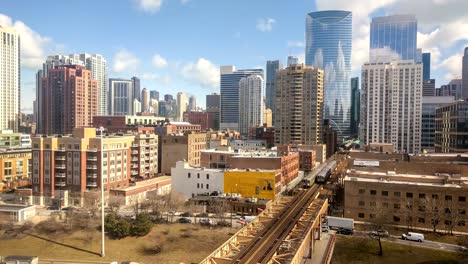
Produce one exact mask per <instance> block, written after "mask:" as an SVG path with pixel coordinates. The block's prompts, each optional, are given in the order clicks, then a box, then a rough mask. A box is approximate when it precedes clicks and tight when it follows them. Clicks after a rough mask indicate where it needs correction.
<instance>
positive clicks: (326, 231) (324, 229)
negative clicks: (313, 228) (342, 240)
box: [322, 225, 330, 233]
mask: <svg viewBox="0 0 468 264" xmlns="http://www.w3.org/2000/svg"><path fill="white" fill-rule="evenodd" d="M329 230H330V228H329V227H328V226H326V225H323V226H322V232H325V233H328V231H329Z"/></svg>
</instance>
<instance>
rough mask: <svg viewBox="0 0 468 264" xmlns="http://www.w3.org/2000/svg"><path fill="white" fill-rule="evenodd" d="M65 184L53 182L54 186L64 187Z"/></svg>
mask: <svg viewBox="0 0 468 264" xmlns="http://www.w3.org/2000/svg"><path fill="white" fill-rule="evenodd" d="M66 185H67V184H66V183H65V182H55V186H58V187H65V186H66Z"/></svg>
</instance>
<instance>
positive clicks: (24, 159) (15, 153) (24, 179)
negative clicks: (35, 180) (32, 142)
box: [0, 147, 32, 191]
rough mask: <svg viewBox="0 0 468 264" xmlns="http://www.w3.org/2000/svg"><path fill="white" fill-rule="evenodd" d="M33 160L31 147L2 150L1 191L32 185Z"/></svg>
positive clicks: (0, 153) (0, 163) (0, 166)
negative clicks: (31, 168)
mask: <svg viewBox="0 0 468 264" xmlns="http://www.w3.org/2000/svg"><path fill="white" fill-rule="evenodd" d="M31 158H32V152H31V148H30V147H10V148H0V191H1V190H3V189H14V188H16V187H21V186H24V185H28V184H29V183H30V178H31V170H30V165H31V164H32V163H31Z"/></svg>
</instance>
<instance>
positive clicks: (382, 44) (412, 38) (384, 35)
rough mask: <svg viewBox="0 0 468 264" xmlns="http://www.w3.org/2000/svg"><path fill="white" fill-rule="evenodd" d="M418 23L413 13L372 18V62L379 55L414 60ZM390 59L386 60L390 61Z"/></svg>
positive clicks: (370, 55)
mask: <svg viewBox="0 0 468 264" xmlns="http://www.w3.org/2000/svg"><path fill="white" fill-rule="evenodd" d="M417 30H418V23H417V21H416V17H415V16H413V15H394V16H384V17H374V18H372V22H371V28H370V50H369V59H370V62H375V61H377V60H379V57H380V58H381V57H391V59H390V60H398V59H400V60H413V61H415V62H418V57H417V38H416V34H417ZM390 60H386V61H385V62H387V61H390Z"/></svg>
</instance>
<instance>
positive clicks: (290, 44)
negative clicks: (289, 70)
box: [288, 40, 305, 48]
mask: <svg viewBox="0 0 468 264" xmlns="http://www.w3.org/2000/svg"><path fill="white" fill-rule="evenodd" d="M288 47H293V48H303V47H305V44H304V41H292V40H289V41H288Z"/></svg>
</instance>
